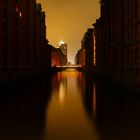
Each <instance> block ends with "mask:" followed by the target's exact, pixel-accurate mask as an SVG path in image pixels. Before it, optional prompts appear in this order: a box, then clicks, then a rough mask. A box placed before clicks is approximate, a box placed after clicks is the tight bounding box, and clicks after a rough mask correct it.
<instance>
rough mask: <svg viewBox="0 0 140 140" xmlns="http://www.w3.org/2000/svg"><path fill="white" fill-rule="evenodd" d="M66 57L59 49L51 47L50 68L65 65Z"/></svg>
mask: <svg viewBox="0 0 140 140" xmlns="http://www.w3.org/2000/svg"><path fill="white" fill-rule="evenodd" d="M66 60H67V58H66V55H64V53H63V52H62V50H61V49H60V48H55V47H53V46H51V66H52V67H54V66H64V65H66Z"/></svg>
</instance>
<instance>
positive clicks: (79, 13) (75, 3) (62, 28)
mask: <svg viewBox="0 0 140 140" xmlns="http://www.w3.org/2000/svg"><path fill="white" fill-rule="evenodd" d="M37 2H40V3H42V7H43V10H44V11H45V12H46V25H47V39H48V40H49V43H50V44H52V45H53V46H55V47H57V46H58V44H59V42H60V41H61V40H62V41H64V42H65V43H67V45H68V60H69V61H71V62H72V63H73V62H74V57H75V55H76V53H77V50H78V49H79V48H81V40H82V38H83V35H84V33H85V32H86V31H87V28H90V27H92V24H93V23H95V21H96V19H97V18H98V17H99V15H100V11H99V7H100V4H99V0H37Z"/></svg>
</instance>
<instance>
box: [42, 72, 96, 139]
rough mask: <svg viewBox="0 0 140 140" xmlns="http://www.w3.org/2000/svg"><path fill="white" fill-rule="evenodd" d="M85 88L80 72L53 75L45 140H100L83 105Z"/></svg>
mask: <svg viewBox="0 0 140 140" xmlns="http://www.w3.org/2000/svg"><path fill="white" fill-rule="evenodd" d="M84 87H85V84H84V76H83V74H82V73H81V72H77V71H65V72H61V73H56V74H55V75H53V79H52V97H51V100H50V102H49V105H48V110H47V111H46V116H47V120H46V136H45V138H44V139H45V140H46V139H47V140H56V139H60V140H77V139H80V140H98V139H99V138H98V134H97V130H96V126H95V124H94V123H93V122H92V121H91V120H90V119H89V118H88V115H87V113H86V110H85V107H84V105H83V98H82V94H84ZM81 89H82V90H83V91H82V90H81Z"/></svg>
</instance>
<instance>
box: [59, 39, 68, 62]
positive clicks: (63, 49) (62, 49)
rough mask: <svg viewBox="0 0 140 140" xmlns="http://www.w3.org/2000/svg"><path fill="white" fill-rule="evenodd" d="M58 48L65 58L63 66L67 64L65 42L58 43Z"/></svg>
mask: <svg viewBox="0 0 140 140" xmlns="http://www.w3.org/2000/svg"><path fill="white" fill-rule="evenodd" d="M59 48H60V49H61V51H62V53H63V54H64V55H65V56H66V59H65V65H66V64H67V44H66V43H65V42H60V44H59Z"/></svg>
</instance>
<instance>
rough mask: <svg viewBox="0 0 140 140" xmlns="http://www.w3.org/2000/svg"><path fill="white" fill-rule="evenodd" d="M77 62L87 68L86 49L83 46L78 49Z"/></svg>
mask: <svg viewBox="0 0 140 140" xmlns="http://www.w3.org/2000/svg"><path fill="white" fill-rule="evenodd" d="M75 64H76V65H80V66H82V67H83V68H85V49H83V48H81V49H79V50H78V52H77V54H76V56H75Z"/></svg>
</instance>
